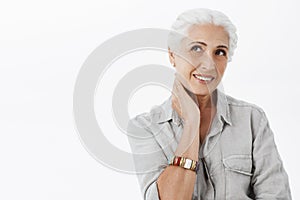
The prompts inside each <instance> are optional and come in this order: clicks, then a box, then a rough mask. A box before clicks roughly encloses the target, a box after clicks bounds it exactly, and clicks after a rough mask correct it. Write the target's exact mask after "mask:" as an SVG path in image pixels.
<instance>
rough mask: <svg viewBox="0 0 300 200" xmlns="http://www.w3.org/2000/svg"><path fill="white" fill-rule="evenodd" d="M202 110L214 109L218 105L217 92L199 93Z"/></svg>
mask: <svg viewBox="0 0 300 200" xmlns="http://www.w3.org/2000/svg"><path fill="white" fill-rule="evenodd" d="M197 100H198V105H199V109H200V111H204V110H207V109H213V108H215V106H216V92H213V93H212V94H207V95H197Z"/></svg>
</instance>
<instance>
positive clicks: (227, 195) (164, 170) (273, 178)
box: [127, 9, 291, 200]
mask: <svg viewBox="0 0 300 200" xmlns="http://www.w3.org/2000/svg"><path fill="white" fill-rule="evenodd" d="M235 31H236V29H235V26H234V25H233V24H232V23H231V21H230V20H229V19H228V17H226V16H225V15H224V14H223V13H221V12H219V11H215V10H209V9H192V10H188V11H186V12H184V13H182V14H181V15H180V16H179V17H178V18H177V19H176V21H175V23H174V24H173V26H172V31H171V33H170V35H169V40H168V45H169V58H170V62H171V64H172V65H173V66H174V68H175V70H176V76H175V81H174V86H173V91H172V95H171V96H170V97H169V98H168V99H167V100H166V101H165V102H164V103H163V104H161V105H160V106H157V107H154V108H152V109H151V111H150V112H149V113H143V114H140V115H138V116H136V117H135V118H133V119H131V120H130V122H129V124H128V129H127V131H128V133H129V135H130V136H129V142H130V145H131V148H132V152H133V154H134V161H135V167H136V169H137V171H139V172H144V173H139V174H138V180H139V183H140V185H141V190H142V194H143V197H144V199H147V200H150V199H151V200H158V199H161V200H176V199H179V200H186V199H204V200H210V199H217V200H224V199H232V200H238V199H242V200H246V199H282V200H288V199H291V195H290V188H289V183H288V176H287V174H286V172H285V170H284V168H283V164H282V161H281V159H280V156H279V153H278V151H277V148H276V145H275V142H274V137H273V132H272V130H271V129H270V126H269V123H268V119H267V117H266V114H265V112H264V111H263V110H262V108H260V107H258V106H256V105H254V104H251V103H248V102H245V101H242V100H238V99H235V98H233V97H231V96H228V95H226V94H224V93H223V92H221V91H220V90H219V89H218V88H217V86H218V85H219V83H220V81H221V79H222V77H223V74H224V72H225V69H226V66H227V62H229V61H230V60H231V57H232V55H233V51H234V49H235V47H236V43H237V35H236V32H235ZM181 36H183V37H181Z"/></svg>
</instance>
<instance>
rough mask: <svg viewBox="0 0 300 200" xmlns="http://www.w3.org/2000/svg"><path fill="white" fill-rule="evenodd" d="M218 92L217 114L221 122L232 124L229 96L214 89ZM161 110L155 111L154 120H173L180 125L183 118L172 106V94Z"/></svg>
mask: <svg viewBox="0 0 300 200" xmlns="http://www.w3.org/2000/svg"><path fill="white" fill-rule="evenodd" d="M214 92H216V94H217V112H216V116H217V117H218V120H220V121H221V122H223V121H225V122H226V123H227V124H229V125H232V121H231V117H230V110H229V104H228V100H227V96H226V95H225V94H224V93H223V92H221V91H220V90H219V89H218V88H217V89H216V90H215V91H214ZM158 109H159V112H155V114H154V116H153V120H154V122H156V123H163V122H167V121H170V120H172V121H173V122H174V124H176V125H179V124H181V123H182V119H181V118H180V117H179V115H178V114H177V112H176V111H175V110H174V109H173V108H172V95H171V96H170V97H169V98H168V99H167V100H166V101H165V102H164V103H163V104H162V105H161V106H159V107H158Z"/></svg>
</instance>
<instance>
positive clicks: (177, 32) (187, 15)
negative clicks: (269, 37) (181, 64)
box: [168, 8, 238, 62]
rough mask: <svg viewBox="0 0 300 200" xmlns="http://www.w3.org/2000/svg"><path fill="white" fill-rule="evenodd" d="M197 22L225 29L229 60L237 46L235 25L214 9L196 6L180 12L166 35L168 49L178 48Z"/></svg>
mask: <svg viewBox="0 0 300 200" xmlns="http://www.w3.org/2000/svg"><path fill="white" fill-rule="evenodd" d="M198 24H199V25H202V24H215V25H217V26H222V27H223V28H224V29H225V31H227V33H228V35H229V47H228V49H229V50H228V51H229V55H228V62H230V61H231V57H232V56H233V52H234V50H235V48H236V46H237V40H238V36H237V34H236V27H235V26H234V25H233V24H232V22H231V21H230V19H229V18H228V17H227V16H226V15H225V14H223V13H222V12H220V11H216V10H211V9H206V8H196V9H191V10H187V11H185V12H183V13H181V14H180V15H179V16H178V17H177V19H176V21H175V22H174V23H173V25H172V27H171V31H170V33H169V36H168V47H169V48H170V50H175V49H176V48H178V45H179V44H180V42H181V40H182V39H183V38H184V37H186V36H187V34H188V33H187V31H188V30H189V28H190V27H191V26H193V25H198Z"/></svg>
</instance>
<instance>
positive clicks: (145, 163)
mask: <svg viewBox="0 0 300 200" xmlns="http://www.w3.org/2000/svg"><path fill="white" fill-rule="evenodd" d="M149 126H151V125H149V123H148V122H147V120H146V121H145V118H134V119H131V120H130V121H129V123H128V126H127V134H128V141H129V144H130V147H131V150H132V155H133V160H134V165H135V171H136V173H137V178H138V181H139V184H140V187H141V192H142V196H143V199H145V200H159V193H158V189H157V183H156V180H157V179H158V177H159V175H160V174H161V173H162V171H163V170H164V169H165V167H167V166H168V158H167V157H166V155H165V154H164V152H163V150H162V148H161V147H160V145H159V144H158V143H157V141H156V140H155V137H154V134H155V133H153V132H151V131H150V129H149Z"/></svg>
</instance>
